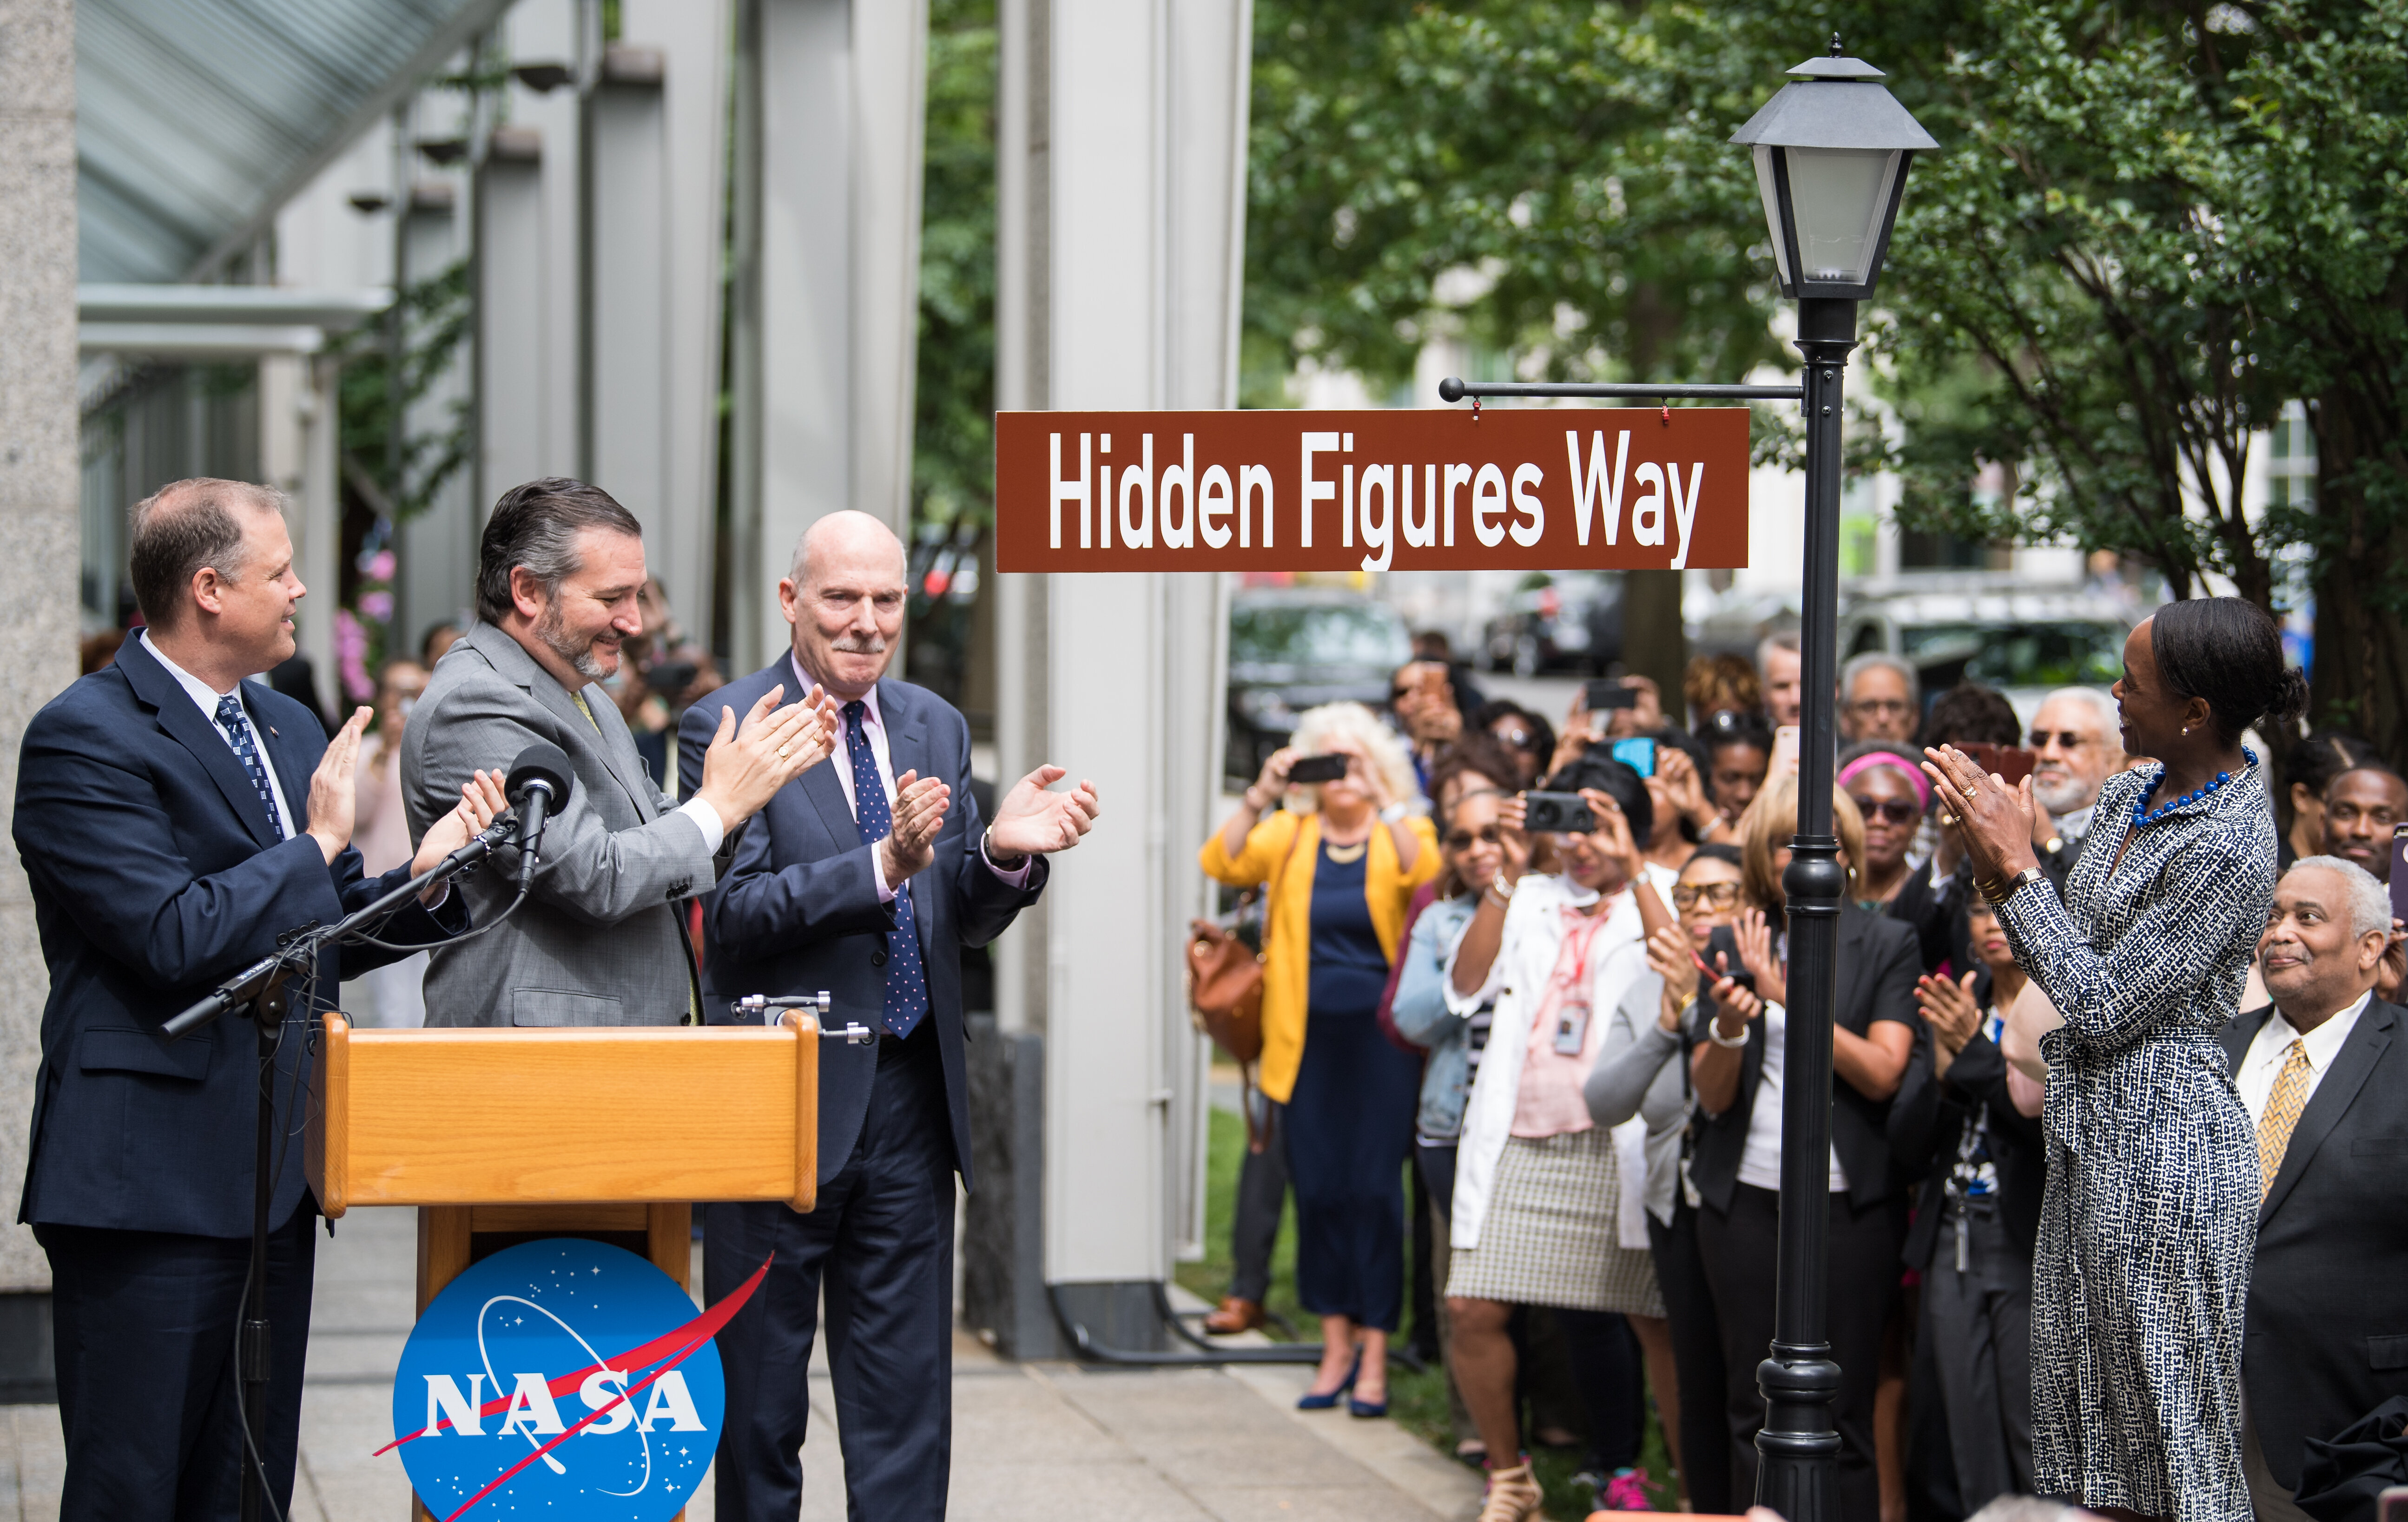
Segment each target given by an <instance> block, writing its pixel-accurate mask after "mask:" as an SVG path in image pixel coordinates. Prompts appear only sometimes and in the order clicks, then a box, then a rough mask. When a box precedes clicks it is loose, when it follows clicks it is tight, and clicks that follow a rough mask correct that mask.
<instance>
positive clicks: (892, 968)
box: [844, 701, 928, 1036]
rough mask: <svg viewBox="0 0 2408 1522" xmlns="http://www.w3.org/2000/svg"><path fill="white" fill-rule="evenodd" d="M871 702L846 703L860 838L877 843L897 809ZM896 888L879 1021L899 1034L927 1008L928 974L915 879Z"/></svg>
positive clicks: (892, 826)
mask: <svg viewBox="0 0 2408 1522" xmlns="http://www.w3.org/2000/svg"><path fill="white" fill-rule="evenodd" d="M868 711H869V705H868V704H867V703H863V702H859V701H855V702H851V703H847V704H846V705H845V706H844V748H845V749H846V750H847V751H848V752H850V753H852V755H853V820H854V822H855V824H856V825H858V826H859V827H860V829H861V843H862V844H864V845H867V846H875V845H877V844H878V842H879V841H881V840H885V839H886V838H887V837H888V836H889V835H892V834H894V833H895V813H894V811H893V810H891V809H889V808H888V807H887V806H886V784H885V783H883V782H882V781H881V780H880V779H879V775H878V757H877V756H876V755H875V754H872V752H871V751H870V749H869V737H868V735H867V734H866V733H864V732H863V730H862V727H861V720H862V716H863V715H864V714H866V713H867V712H868ZM894 888H895V928H894V929H892V930H889V931H887V932H886V1008H885V1009H884V1010H883V1011H882V1012H880V1015H879V1019H880V1023H881V1024H882V1025H884V1026H885V1027H886V1028H887V1029H888V1030H891V1031H893V1032H894V1033H895V1034H896V1035H897V1036H909V1035H910V1034H911V1027H914V1026H917V1025H918V1024H919V1023H920V1017H921V1016H923V1015H925V1014H926V1013H927V1012H928V975H927V972H926V969H924V968H922V967H921V965H920V927H919V925H918V923H917V922H915V921H914V920H913V919H912V917H911V884H910V883H896V884H894Z"/></svg>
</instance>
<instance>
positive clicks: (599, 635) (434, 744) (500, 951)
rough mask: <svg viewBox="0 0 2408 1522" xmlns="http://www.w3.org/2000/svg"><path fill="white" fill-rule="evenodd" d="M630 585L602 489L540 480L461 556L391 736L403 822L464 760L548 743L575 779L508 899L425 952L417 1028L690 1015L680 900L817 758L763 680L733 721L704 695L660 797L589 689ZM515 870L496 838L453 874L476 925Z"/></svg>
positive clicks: (789, 709) (635, 566)
mask: <svg viewBox="0 0 2408 1522" xmlns="http://www.w3.org/2000/svg"><path fill="white" fill-rule="evenodd" d="M644 581H645V569H644V539H643V527H642V525H641V524H638V523H637V522H636V518H635V515H634V514H632V513H630V512H629V511H628V510H626V509H624V508H623V507H621V506H620V505H619V504H618V503H617V502H616V501H614V500H612V499H611V496H610V495H609V493H608V492H605V491H602V490H601V489H600V488H598V487H594V486H588V485H586V484H585V483H584V482H582V481H568V480H566V479H563V478H559V477H547V478H545V479H544V480H541V481H528V482H527V483H526V484H525V485H523V486H514V487H512V488H511V489H510V490H509V491H507V492H505V493H503V494H502V497H501V500H500V501H499V502H497V503H495V505H494V515H493V517H492V519H491V520H489V521H488V522H487V524H485V533H484V538H483V542H482V543H481V545H480V548H479V553H478V565H477V622H476V624H475V625H473V626H472V627H470V629H469V630H468V632H467V633H466V634H464V635H462V636H461V637H460V639H459V640H458V641H457V642H456V643H455V644H453V645H452V649H451V650H450V651H449V652H448V653H446V654H445V655H444V657H443V659H442V661H441V662H439V663H438V664H437V666H436V668H435V675H434V677H433V678H432V679H431V680H430V681H429V682H427V684H426V695H425V696H423V697H422V698H421V699H419V704H418V707H417V708H416V709H415V710H414V711H412V712H411V714H410V719H409V727H408V728H407V729H405V730H404V731H403V732H402V741H401V782H402V797H404V799H405V800H407V802H408V803H409V826H410V833H411V835H412V836H413V837H415V836H417V835H420V834H422V833H423V831H424V830H425V828H426V826H427V824H428V822H429V821H430V820H431V819H433V818H434V817H435V816H436V813H437V811H438V810H439V809H440V808H441V807H442V805H443V800H444V799H445V797H447V796H457V794H458V793H459V791H460V784H461V783H462V782H463V781H465V780H466V778H467V776H468V774H469V772H470V769H471V768H472V767H473V766H474V765H475V764H476V763H477V762H478V761H479V760H480V759H481V760H484V761H485V762H486V764H488V765H490V764H491V758H493V757H495V756H503V757H509V756H515V755H517V754H519V753H520V752H521V751H522V750H523V749H525V748H526V747H527V746H528V745H530V744H533V743H535V742H537V741H538V740H549V741H550V742H552V744H554V745H557V746H559V747H560V748H561V749H562V750H563V751H565V752H566V753H567V755H568V759H569V762H570V764H571V766H572V767H573V768H574V769H575V772H576V783H575V786H574V787H573V788H572V789H571V791H570V793H569V796H568V797H566V798H561V799H557V800H555V801H554V803H553V806H552V816H551V821H550V823H549V824H547V825H546V826H545V827H544V833H543V846H542V850H541V853H540V858H539V862H538V867H537V869H536V876H535V885H534V887H533V889H532V890H531V891H530V893H529V895H528V898H527V902H526V903H524V904H523V905H521V906H520V907H519V909H518V910H517V911H516V912H514V913H512V914H511V915H510V917H509V919H508V920H507V921H505V922H503V923H501V924H499V925H497V926H495V928H494V930H493V932H492V933H491V934H487V935H480V936H477V937H475V938H474V939H469V940H461V941H459V942H458V943H456V944H454V945H451V946H446V947H442V948H439V949H438V950H437V952H436V953H435V956H434V961H433V964H432V966H431V967H430V968H429V969H428V971H427V974H426V1023H427V1024H428V1025H429V1026H675V1025H699V1024H701V1017H702V999H701V994H700V990H699V988H698V987H697V985H696V984H695V976H694V974H695V964H694V955H693V953H692V951H691V950H690V949H689V947H688V944H687V939H688V938H687V935H686V927H685V918H686V916H685V905H684V902H683V900H685V899H687V898H689V897H693V896H695V895H696V894H700V893H704V892H707V891H709V889H710V885H711V883H714V882H715V881H717V879H718V876H719V873H720V871H721V869H723V868H724V865H725V863H726V861H727V859H728V858H729V856H730V855H732V854H733V853H734V849H735V845H736V838H737V834H738V826H741V825H742V824H743V823H744V821H745V820H746V819H748V818H750V817H751V816H752V815H753V811H755V810H757V809H759V808H760V807H761V805H762V804H764V803H766V802H767V801H768V799H769V797H770V796H771V795H773V794H774V793H776V792H777V790H778V789H779V788H781V787H782V786H784V785H785V783H787V782H788V781H790V780H791V779H793V778H794V777H796V775H798V774H799V773H800V772H802V771H803V770H804V769H805V768H809V767H810V766H811V765H813V764H814V763H816V762H818V761H821V760H824V759H825V757H826V755H827V745H828V742H827V721H826V719H825V717H824V715H823V714H822V712H821V711H820V710H819V709H818V708H816V707H814V706H812V705H811V704H810V703H807V702H796V703H789V704H787V705H786V706H785V707H783V708H779V707H778V706H777V705H778V699H779V696H781V695H780V694H776V693H767V694H762V695H760V696H759V700H758V701H756V702H753V703H752V704H751V705H750V707H749V710H748V711H746V712H745V716H744V718H743V721H742V723H741V725H738V719H737V713H736V712H735V711H732V710H729V709H726V708H724V707H723V706H722V705H718V704H710V705H708V706H709V708H710V712H709V713H708V714H707V715H702V717H703V719H704V721H705V722H707V724H708V726H709V728H708V734H709V739H708V744H707V747H706V754H705V758H704V760H703V762H702V764H701V768H700V770H701V775H700V777H699V778H698V780H697V783H696V785H695V787H694V788H693V789H692V791H691V792H690V794H689V795H688V797H687V798H686V800H685V801H684V802H683V803H678V802H674V801H672V800H671V799H669V798H668V797H666V796H665V795H664V794H663V793H662V792H661V790H660V788H659V787H658V786H656V785H655V784H654V783H653V780H652V777H651V775H650V774H649V773H647V772H646V770H645V768H644V764H643V761H642V759H641V758H640V757H639V756H638V754H637V752H636V741H635V738H634V736H633V735H631V734H630V733H629V732H628V729H627V722H626V720H625V719H624V718H622V717H620V714H619V706H618V705H617V704H616V703H614V702H612V701H611V700H610V696H609V693H607V692H606V691H604V690H603V689H602V688H601V687H600V686H599V685H597V683H599V682H602V681H603V680H605V679H606V678H608V677H609V676H610V675H612V674H613V673H614V672H616V671H617V670H618V669H619V660H620V654H619V647H620V645H621V643H622V642H623V641H624V640H625V639H627V638H628V637H629V636H631V635H634V634H636V633H638V632H639V631H640V630H641V629H642V627H643V617H642V613H641V611H640V610H639V609H638V606H637V598H638V594H639V593H641V592H642V590H643V587H644ZM783 696H795V697H799V696H803V695H802V694H801V693H800V692H798V691H794V690H791V689H790V690H789V691H788V692H786V693H785V694H784V695H783ZM773 710H774V711H773ZM695 713H696V714H697V715H700V714H701V710H699V709H697V710H695ZM518 875H519V874H518V853H517V852H516V850H515V849H512V848H509V847H506V848H504V849H503V850H502V851H500V852H497V853H496V854H495V857H494V866H493V867H490V868H488V869H486V870H484V871H481V872H479V873H478V874H477V875H476V876H475V877H473V878H470V879H468V880H467V882H466V886H465V888H464V889H463V891H464V892H465V893H466V897H467V899H468V905H469V910H470V912H471V913H472V914H473V915H474V916H475V918H476V922H477V923H478V924H480V925H486V924H491V923H492V922H494V921H495V920H497V919H499V918H500V916H501V914H502V912H503V911H504V910H505V909H507V908H509V903H510V900H511V898H512V897H514V896H515V892H516V889H517V886H518Z"/></svg>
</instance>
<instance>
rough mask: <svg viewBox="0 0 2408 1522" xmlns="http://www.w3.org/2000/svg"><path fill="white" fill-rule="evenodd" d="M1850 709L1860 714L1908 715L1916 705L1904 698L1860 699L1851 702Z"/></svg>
mask: <svg viewBox="0 0 2408 1522" xmlns="http://www.w3.org/2000/svg"><path fill="white" fill-rule="evenodd" d="M1848 707H1850V708H1851V709H1854V710H1856V711H1858V712H1860V713H1906V712H1911V711H1913V710H1914V704H1912V703H1910V702H1908V701H1907V700H1906V699H1905V698H1903V697H1859V698H1856V699H1855V700H1853V701H1851V702H1850V703H1849V704H1848Z"/></svg>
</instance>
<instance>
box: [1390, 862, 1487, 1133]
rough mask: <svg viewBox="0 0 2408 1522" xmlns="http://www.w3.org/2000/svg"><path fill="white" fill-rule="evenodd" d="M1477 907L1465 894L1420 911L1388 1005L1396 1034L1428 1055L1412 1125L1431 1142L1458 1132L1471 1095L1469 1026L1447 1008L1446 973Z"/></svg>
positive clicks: (1471, 896)
mask: <svg viewBox="0 0 2408 1522" xmlns="http://www.w3.org/2000/svg"><path fill="white" fill-rule="evenodd" d="M1479 908H1480V895H1478V894H1477V893H1467V894H1465V895H1463V897H1459V898H1441V899H1440V900H1439V901H1438V902H1436V903H1434V904H1432V905H1430V906H1429V908H1427V909H1426V910H1424V911H1422V913H1421V917H1420V918H1419V919H1417V920H1415V921H1413V933H1412V936H1410V937H1409V938H1407V940H1406V942H1405V949H1404V955H1403V967H1402V969H1400V970H1399V971H1398V974H1397V998H1396V1001H1395V1002H1394V1003H1393V1004H1392V1005H1391V1006H1390V1012H1391V1014H1392V1015H1393V1017H1394V1019H1395V1020H1396V1024H1397V1034H1398V1035H1400V1036H1402V1037H1404V1038H1405V1040H1407V1041H1412V1043H1413V1044H1414V1045H1416V1046H1420V1047H1423V1048H1425V1049H1426V1050H1427V1051H1428V1053H1429V1056H1428V1058H1427V1060H1426V1061H1425V1062H1424V1064H1423V1065H1422V1099H1421V1111H1420V1113H1419V1114H1418V1115H1416V1116H1415V1117H1414V1121H1413V1125H1414V1127H1415V1129H1416V1130H1417V1131H1418V1132H1419V1134H1421V1135H1422V1136H1424V1137H1426V1138H1428V1139H1429V1140H1431V1141H1433V1142H1435V1141H1439V1140H1441V1139H1444V1138H1450V1137H1453V1136H1454V1135H1455V1133H1456V1132H1457V1131H1459V1130H1460V1129H1461V1128H1462V1127H1463V1103H1464V1098H1465V1097H1466V1096H1467V1095H1469V1093H1470V1092H1471V1057H1470V1053H1469V1050H1468V1043H1467V1041H1466V1036H1467V1033H1468V1032H1469V1028H1470V1022H1469V1021H1468V1020H1467V1019H1465V1018H1464V1017H1463V1016H1462V1015H1459V1014H1456V1013H1455V1012H1453V1011H1451V1010H1449V1009H1448V1008H1447V1007H1446V968H1447V963H1448V962H1450V961H1451V960H1453V959H1454V956H1455V942H1456V941H1458V940H1462V939H1463V932H1464V929H1465V927H1466V926H1469V925H1470V923H1471V916H1472V913H1473V912H1475V911H1476V910H1478V909H1479Z"/></svg>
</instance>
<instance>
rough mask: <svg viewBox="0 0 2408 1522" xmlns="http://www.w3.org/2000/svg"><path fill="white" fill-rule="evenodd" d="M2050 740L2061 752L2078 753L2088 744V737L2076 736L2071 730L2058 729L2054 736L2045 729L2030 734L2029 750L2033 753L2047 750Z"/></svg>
mask: <svg viewBox="0 0 2408 1522" xmlns="http://www.w3.org/2000/svg"><path fill="white" fill-rule="evenodd" d="M2051 740H2055V741H2056V742H2057V746H2058V748H2059V749H2061V750H2068V751H2078V750H2080V749H2082V747H2084V746H2085V745H2087V744H2089V743H2090V737H2089V736H2087V735H2081V734H2076V733H2074V732H2073V731H2072V730H2071V729H2060V730H2058V731H2057V733H2056V734H2054V735H2052V734H2050V733H2049V732H2048V731H2047V730H2045V729H2035V730H2033V731H2032V732H2031V748H2032V749H2033V750H2035V751H2044V750H2047V749H2048V746H2049V741H2051Z"/></svg>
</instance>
